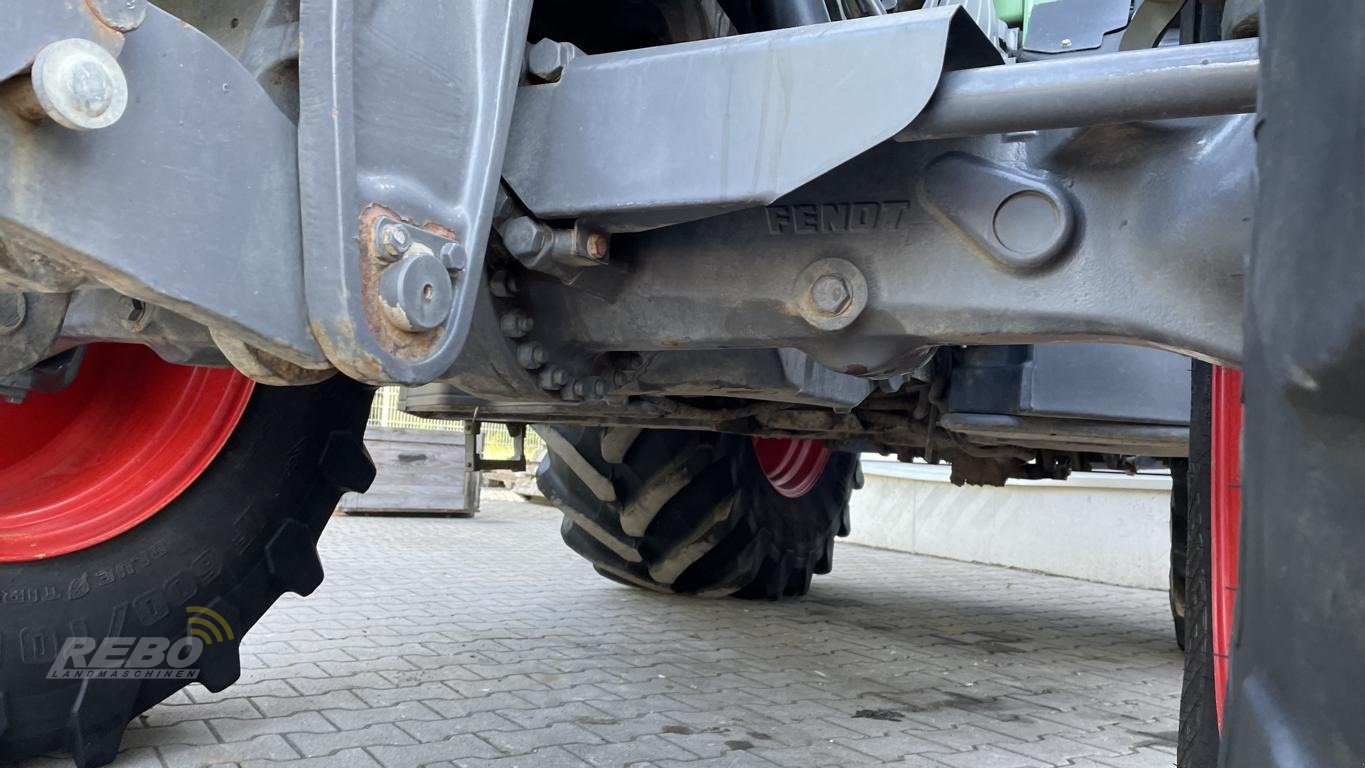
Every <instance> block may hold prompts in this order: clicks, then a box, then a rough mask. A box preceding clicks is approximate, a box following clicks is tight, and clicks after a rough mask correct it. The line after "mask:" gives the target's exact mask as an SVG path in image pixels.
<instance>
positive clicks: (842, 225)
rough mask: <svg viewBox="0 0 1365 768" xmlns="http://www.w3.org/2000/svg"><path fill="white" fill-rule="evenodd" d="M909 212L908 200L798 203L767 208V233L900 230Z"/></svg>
mask: <svg viewBox="0 0 1365 768" xmlns="http://www.w3.org/2000/svg"><path fill="white" fill-rule="evenodd" d="M909 210H910V202H909V201H908V200H887V201H885V202H864V203H800V204H797V205H770V206H768V233H769V234H773V235H818V234H828V233H838V232H871V231H873V230H876V229H883V230H886V229H900V228H901V227H902V226H903V225H904V223H905V214H906V212H907V211H909Z"/></svg>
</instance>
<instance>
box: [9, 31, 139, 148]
mask: <svg viewBox="0 0 1365 768" xmlns="http://www.w3.org/2000/svg"><path fill="white" fill-rule="evenodd" d="M31 78H32V81H33V93H34V94H35V95H36V96H37V97H38V103H39V104H40V105H42V108H43V111H44V112H46V113H47V116H48V117H50V118H52V119H53V120H54V121H55V122H56V123H57V124H58V125H61V126H64V127H66V128H70V129H72V130H76V131H93V130H97V129H100V128H107V127H109V126H111V125H113V124H114V123H116V122H118V120H119V118H121V117H123V112H124V110H125V109H127V107H128V80H127V78H125V77H124V75H123V69H122V68H121V67H120V66H119V63H118V60H117V59H115V58H114V57H113V56H112V55H111V54H110V53H109V52H108V51H106V50H105V49H104V48H102V47H100V46H99V45H97V44H96V43H93V42H91V41H89V40H82V39H79V38H71V39H67V40H58V41H57V42H55V43H51V44H50V45H48V46H47V47H45V48H43V49H42V50H41V51H39V52H38V56H37V58H35V59H34V62H33V71H32V75H31Z"/></svg>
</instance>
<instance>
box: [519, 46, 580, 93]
mask: <svg viewBox="0 0 1365 768" xmlns="http://www.w3.org/2000/svg"><path fill="white" fill-rule="evenodd" d="M577 53H578V51H577V49H575V48H574V47H573V45H571V44H569V43H557V42H555V41H554V40H541V41H540V42H538V43H536V44H535V45H533V46H531V50H530V51H528V52H527V54H526V68H527V69H529V70H530V71H531V75H532V76H533V77H535V78H536V79H538V80H541V81H542V82H546V83H557V82H559V79H560V78H561V77H563V76H564V68H565V67H567V66H569V62H570V61H573V58H574V56H575V55H576V54H577Z"/></svg>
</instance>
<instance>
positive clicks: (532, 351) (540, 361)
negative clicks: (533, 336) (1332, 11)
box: [517, 341, 549, 371]
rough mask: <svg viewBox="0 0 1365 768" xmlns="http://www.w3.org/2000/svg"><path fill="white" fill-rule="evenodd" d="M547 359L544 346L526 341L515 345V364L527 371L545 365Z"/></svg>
mask: <svg viewBox="0 0 1365 768" xmlns="http://www.w3.org/2000/svg"><path fill="white" fill-rule="evenodd" d="M548 359H549V355H548V353H546V351H545V345H544V344H541V343H540V342H538V341H528V342H526V343H524V344H518V345H517V362H518V363H520V364H521V367H522V368H525V369H526V370H528V371H534V370H536V369H537V368H540V367H541V366H542V365H545V361H546V360H548Z"/></svg>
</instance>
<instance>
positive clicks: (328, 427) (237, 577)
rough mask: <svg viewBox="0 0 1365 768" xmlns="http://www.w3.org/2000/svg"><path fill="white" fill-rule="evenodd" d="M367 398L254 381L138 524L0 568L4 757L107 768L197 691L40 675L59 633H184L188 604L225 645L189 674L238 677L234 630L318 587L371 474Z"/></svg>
mask: <svg viewBox="0 0 1365 768" xmlns="http://www.w3.org/2000/svg"><path fill="white" fill-rule="evenodd" d="M371 394H372V390H371V389H370V388H368V387H365V386H362V385H359V384H356V383H354V382H351V381H349V380H347V379H345V378H342V377H339V376H338V377H336V378H334V379H332V380H330V381H327V382H324V383H321V384H317V385H314V386H309V387H298V388H271V387H264V386H259V385H258V386H256V387H255V389H254V391H253V392H252V393H251V394H250V400H249V401H247V404H246V410H245V411H244V412H243V414H242V416H241V420H240V421H239V422H238V423H237V426H236V427H235V429H234V430H233V431H232V433H231V436H230V437H228V438H227V442H226V443H225V444H224V446H223V448H222V450H221V451H220V452H219V453H218V455H217V457H216V458H215V459H213V461H212V463H211V464H209V465H208V467H207V469H205V470H204V471H203V473H202V474H201V475H199V477H198V478H197V479H196V480H195V481H194V482H193V484H192V485H190V486H189V487H188V488H186V489H185V490H183V492H181V493H180V495H179V496H177V497H176V498H175V499H174V500H173V501H171V502H170V504H169V505H168V506H166V507H164V508H162V509H161V510H160V511H159V512H157V513H156V514H154V515H153V516H151V517H150V518H149V519H147V520H146V521H145V522H143V523H141V524H139V525H137V526H136V527H134V528H132V529H131V530H128V531H127V532H124V533H121V534H119V535H117V536H115V537H113V538H110V539H108V540H106V541H103V542H102V543H98V544H96V545H94V546H90V547H88V548H83V549H80V550H78V551H74V552H70V553H68V554H62V555H58V556H55V557H51V558H46V559H35V560H32V561H28V562H4V563H0V764H6V765H8V764H10V763H11V762H13V761H17V760H20V759H23V758H25V757H29V756H33V755H38V754H42V753H46V752H53V751H59V750H66V751H69V752H70V754H71V756H72V758H73V759H74V760H75V763H76V765H77V766H81V768H89V767H90V766H98V765H104V764H107V763H109V762H111V761H112V760H113V759H114V758H115V756H116V755H117V752H118V748H119V742H120V741H121V739H122V736H123V732H124V728H125V726H126V725H127V724H128V722H129V721H130V720H131V719H132V718H134V717H136V716H137V715H139V714H141V713H142V712H143V711H145V710H147V709H149V708H150V707H152V706H153V705H155V704H157V703H158V702H160V701H162V700H163V699H165V698H167V697H168V696H170V695H171V694H173V693H175V692H176V691H178V690H179V689H181V688H183V687H185V686H186V685H187V684H188V683H189V682H192V681H187V680H183V679H182V680H152V679H148V680H136V679H134V680H127V679H99V680H95V679H87V680H61V679H58V680H54V679H48V671H49V668H50V667H51V666H52V664H53V661H54V658H56V657H57V651H58V649H60V648H61V647H62V645H63V642H64V641H65V640H67V639H68V638H74V637H89V638H91V639H93V640H95V641H100V640H103V639H104V638H106V637H136V638H167V639H171V640H176V639H178V638H187V637H189V636H190V635H191V634H195V633H198V632H201V631H202V630H198V629H193V630H191V628H190V626H187V625H188V624H189V620H188V619H187V609H188V608H189V607H191V606H196V607H197V606H203V607H206V608H208V609H209V610H210V611H213V612H216V613H217V614H218V615H219V616H220V617H221V618H222V620H223V623H225V624H226V625H227V627H226V628H221V629H220V631H221V632H222V633H223V634H224V635H226V637H224V638H223V639H222V640H220V641H218V642H213V643H208V642H205V643H204V645H203V651H202V654H201V655H200V656H199V657H198V660H197V661H195V662H192V665H191V667H189V669H197V671H198V672H197V682H199V683H202V684H203V685H204V687H206V688H208V689H209V690H210V691H214V692H217V691H221V690H223V689H224V688H226V687H228V686H229V685H231V684H232V683H233V682H235V681H236V680H237V678H238V675H239V674H240V663H239V657H238V644H239V643H240V641H241V637H242V635H243V634H245V633H246V631H247V630H248V629H249V628H250V627H251V626H252V625H254V624H255V623H256V622H257V621H258V620H259V619H260V618H261V615H262V614H264V613H265V611H266V610H267V609H268V608H269V607H270V606H271V604H273V603H274V602H275V600H276V599H277V598H279V597H280V595H281V594H283V593H284V592H294V593H296V594H299V595H307V594H309V593H311V592H312V591H313V590H314V589H315V588H317V586H318V584H319V583H320V582H321V581H322V565H321V563H320V562H319V561H318V554H317V550H316V544H317V540H318V536H319V535H320V534H321V533H322V529H323V526H324V525H326V524H327V521H328V519H329V518H330V517H331V515H332V510H333V508H334V507H335V505H336V503H337V500H338V499H339V498H340V496H341V495H342V494H343V493H344V492H346V491H363V490H364V489H365V488H367V487H368V486H369V483H370V481H371V480H372V479H373V477H374V467H373V465H372V464H371V463H370V459H369V456H368V454H367V453H366V451H365V447H364V444H363V442H362V438H363V435H364V430H365V422H366V418H367V413H368V407H369V402H370V398H371ZM21 407H22V406H21ZM102 439H106V440H117V439H118V436H116V435H107V436H104V437H103V438H102Z"/></svg>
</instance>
